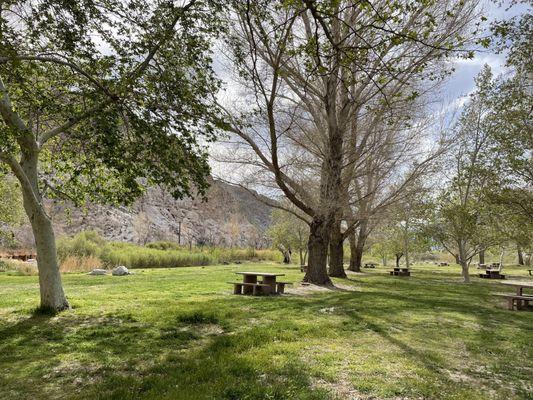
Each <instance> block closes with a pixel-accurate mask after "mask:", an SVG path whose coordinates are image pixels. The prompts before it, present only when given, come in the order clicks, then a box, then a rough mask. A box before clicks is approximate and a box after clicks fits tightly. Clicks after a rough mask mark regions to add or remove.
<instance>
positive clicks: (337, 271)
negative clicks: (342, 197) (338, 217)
mask: <svg viewBox="0 0 533 400" xmlns="http://www.w3.org/2000/svg"><path fill="white" fill-rule="evenodd" d="M343 243H344V238H343V236H342V233H341V225H340V221H338V222H335V224H334V226H333V228H332V230H331V237H330V241H329V276H334V277H336V278H346V272H345V271H344V265H343V264H344V247H343Z"/></svg>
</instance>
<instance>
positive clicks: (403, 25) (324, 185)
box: [228, 0, 476, 284]
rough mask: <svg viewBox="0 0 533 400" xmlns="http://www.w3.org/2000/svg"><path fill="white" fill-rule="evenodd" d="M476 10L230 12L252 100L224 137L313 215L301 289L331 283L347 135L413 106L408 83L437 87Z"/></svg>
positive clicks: (310, 7)
mask: <svg viewBox="0 0 533 400" xmlns="http://www.w3.org/2000/svg"><path fill="white" fill-rule="evenodd" d="M475 6H476V2H475V1H445V2H432V1H430V2H416V1H415V2H405V1H378V2H361V3H359V2H358V3H353V2H347V1H346V2H345V1H339V2H334V3H331V2H326V1H303V2H301V3H298V2H270V1H264V0H263V1H262V0H254V1H251V0H248V1H246V2H236V3H235V4H234V11H235V16H236V18H235V20H233V21H231V22H232V26H233V27H234V29H233V31H232V37H231V40H230V41H229V45H230V48H231V54H230V56H231V58H232V60H233V61H234V63H235V65H237V72H238V74H239V77H240V84H241V87H242V88H243V92H244V93H245V94H248V96H247V97H245V101H244V102H243V103H245V106H246V109H247V110H241V111H243V112H242V113H241V112H239V110H234V109H229V107H228V117H229V118H230V128H229V129H230V130H231V131H232V132H233V134H234V136H233V140H234V141H235V142H236V143H235V146H236V147H238V148H239V149H241V150H242V149H245V148H248V149H249V150H250V153H251V154H250V153H248V154H245V155H242V153H240V152H239V153H235V152H232V156H233V157H232V158H231V159H228V161H229V162H234V163H236V164H243V163H246V164H248V165H249V166H252V167H254V169H255V172H256V173H257V174H258V175H260V177H261V179H262V183H264V182H265V181H267V180H268V181H269V183H268V184H270V185H272V184H275V185H276V186H277V187H278V189H279V190H280V191H281V192H282V194H283V195H284V196H285V197H286V198H287V199H288V200H289V201H291V202H292V203H293V204H294V206H295V207H297V208H298V209H299V210H300V211H301V212H302V213H304V214H306V215H307V216H308V217H309V219H310V221H311V222H310V236H309V267H308V269H307V273H306V276H305V277H304V280H306V281H309V282H312V283H316V284H328V283H330V279H329V277H328V274H327V265H326V263H327V253H328V244H329V242H330V237H331V229H332V226H333V225H334V223H335V221H336V220H337V219H338V218H339V215H340V214H342V207H343V204H342V199H341V190H340V188H341V184H342V176H341V175H342V171H343V168H344V167H345V165H348V164H350V163H351V162H352V161H351V160H349V159H348V158H347V154H353V152H352V142H351V141H350V140H348V137H349V132H351V133H352V134H354V132H357V130H354V129H353V127H354V125H355V126H357V122H358V118H359V117H360V115H361V114H364V113H366V112H370V111H371V110H378V109H383V108H384V109H386V108H387V107H388V106H389V105H390V104H391V103H401V102H403V101H408V100H409V99H412V98H416V97H417V95H418V93H417V91H416V90H413V88H412V87H410V86H409V82H410V80H411V78H412V77H413V76H420V75H423V72H424V71H425V72H426V75H425V77H426V78H428V79H435V78H437V76H438V75H439V73H436V71H435V69H433V66H434V64H433V63H434V62H435V60H437V59H439V58H441V57H445V56H446V55H449V54H451V53H452V52H453V50H454V49H456V48H457V47H459V46H461V45H462V44H463V43H464V40H465V36H463V35H464V34H466V36H468V32H466V27H467V26H468V25H469V23H470V22H471V20H472V18H473V14H474V11H475ZM439 72H440V70H439ZM389 94H390V96H389ZM250 109H252V110H251V111H250ZM245 111H248V112H245ZM382 117H384V116H383V115H382ZM377 120H379V113H378V112H376V121H377ZM235 154H239V157H235ZM257 171H260V172H257ZM267 177H268V178H269V179H267ZM313 181H314V182H313Z"/></svg>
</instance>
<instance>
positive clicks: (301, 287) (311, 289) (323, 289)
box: [285, 283, 359, 296]
mask: <svg viewBox="0 0 533 400" xmlns="http://www.w3.org/2000/svg"><path fill="white" fill-rule="evenodd" d="M332 291H348V292H358V291H359V289H358V288H357V287H355V286H351V285H346V284H343V283H337V284H335V286H317V285H311V284H305V283H295V284H294V285H293V286H292V287H289V288H286V289H285V294H290V295H297V296H308V295H311V294H314V293H327V292H332Z"/></svg>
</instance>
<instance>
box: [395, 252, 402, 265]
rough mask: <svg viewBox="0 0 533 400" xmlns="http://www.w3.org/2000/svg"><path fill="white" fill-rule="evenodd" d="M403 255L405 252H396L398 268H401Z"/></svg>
mask: <svg viewBox="0 0 533 400" xmlns="http://www.w3.org/2000/svg"><path fill="white" fill-rule="evenodd" d="M402 257H403V253H396V268H400V259H401V258H402Z"/></svg>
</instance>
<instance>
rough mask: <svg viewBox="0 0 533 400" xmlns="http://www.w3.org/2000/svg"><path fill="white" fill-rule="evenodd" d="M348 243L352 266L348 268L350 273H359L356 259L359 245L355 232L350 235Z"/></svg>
mask: <svg viewBox="0 0 533 400" xmlns="http://www.w3.org/2000/svg"><path fill="white" fill-rule="evenodd" d="M348 241H349V242H350V265H349V266H348V269H349V270H350V271H356V272H357V263H356V259H355V257H356V253H357V243H356V238H355V232H354V233H351V234H350V236H349V238H348Z"/></svg>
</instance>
